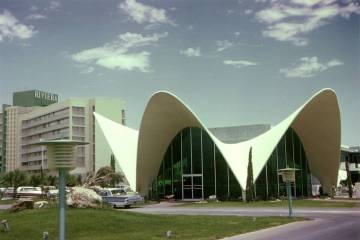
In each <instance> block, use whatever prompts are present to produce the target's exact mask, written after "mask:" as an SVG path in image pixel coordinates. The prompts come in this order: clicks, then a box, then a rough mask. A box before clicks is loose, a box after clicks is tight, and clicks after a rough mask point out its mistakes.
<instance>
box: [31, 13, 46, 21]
mask: <svg viewBox="0 0 360 240" xmlns="http://www.w3.org/2000/svg"><path fill="white" fill-rule="evenodd" d="M45 18H47V17H46V16H45V15H42V14H37V13H34V14H30V15H29V16H27V17H26V19H29V20H38V19H45Z"/></svg>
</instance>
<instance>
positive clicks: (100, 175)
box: [84, 166, 124, 187]
mask: <svg viewBox="0 0 360 240" xmlns="http://www.w3.org/2000/svg"><path fill="white" fill-rule="evenodd" d="M123 180H124V176H123V175H122V174H120V173H116V172H115V171H114V170H113V169H112V168H111V167H110V166H105V167H102V168H100V169H99V170H98V171H97V172H96V174H95V176H92V175H89V176H88V177H87V179H86V180H85V183H84V186H85V187H89V186H96V185H99V186H101V187H109V186H114V185H115V184H116V183H118V182H121V181H123Z"/></svg>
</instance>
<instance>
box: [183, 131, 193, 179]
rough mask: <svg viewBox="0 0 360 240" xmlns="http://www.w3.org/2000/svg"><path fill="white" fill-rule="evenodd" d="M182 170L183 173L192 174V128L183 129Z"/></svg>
mask: <svg viewBox="0 0 360 240" xmlns="http://www.w3.org/2000/svg"><path fill="white" fill-rule="evenodd" d="M181 146H182V171H183V174H191V145H190V128H185V129H184V130H183V131H182V144H181Z"/></svg>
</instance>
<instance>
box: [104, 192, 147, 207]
mask: <svg viewBox="0 0 360 240" xmlns="http://www.w3.org/2000/svg"><path fill="white" fill-rule="evenodd" d="M99 195H100V196H101V198H102V200H103V201H104V202H107V203H109V204H111V205H112V206H113V207H125V208H129V207H130V206H131V205H132V204H135V203H137V202H142V201H144V198H143V197H142V196H140V195H139V194H137V193H126V192H125V191H124V190H123V189H122V188H104V189H102V190H101V191H100V192H99Z"/></svg>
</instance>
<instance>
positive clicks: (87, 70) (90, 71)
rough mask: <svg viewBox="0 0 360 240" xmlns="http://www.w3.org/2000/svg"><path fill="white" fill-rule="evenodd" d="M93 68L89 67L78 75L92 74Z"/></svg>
mask: <svg viewBox="0 0 360 240" xmlns="http://www.w3.org/2000/svg"><path fill="white" fill-rule="evenodd" d="M94 70H95V68H94V67H92V66H90V67H87V68H85V69H83V70H82V71H81V72H80V73H83V74H90V73H92V72H94Z"/></svg>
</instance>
